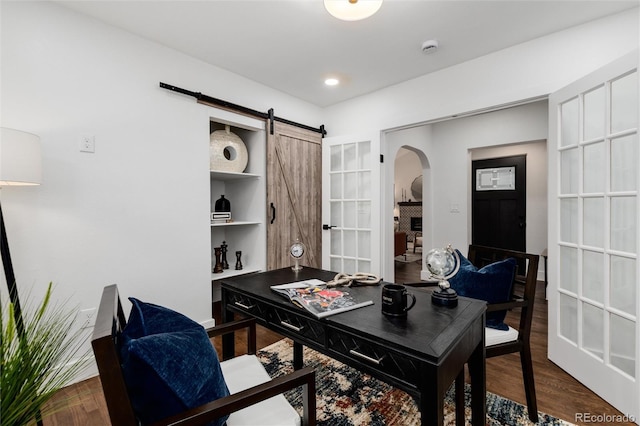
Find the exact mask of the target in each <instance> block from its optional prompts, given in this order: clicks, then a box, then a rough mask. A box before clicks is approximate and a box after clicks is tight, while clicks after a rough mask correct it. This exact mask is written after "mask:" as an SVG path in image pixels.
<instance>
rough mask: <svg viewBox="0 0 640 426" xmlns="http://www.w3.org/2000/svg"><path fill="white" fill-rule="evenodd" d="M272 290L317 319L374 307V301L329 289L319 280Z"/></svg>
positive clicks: (297, 282) (298, 282)
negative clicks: (365, 307)
mask: <svg viewBox="0 0 640 426" xmlns="http://www.w3.org/2000/svg"><path fill="white" fill-rule="evenodd" d="M271 289H272V290H273V291H275V292H277V293H279V294H281V295H283V296H284V297H286V298H288V299H289V300H290V301H291V302H292V303H293V304H295V305H296V306H299V307H301V308H303V309H306V310H307V311H309V312H310V313H311V314H313V315H314V316H315V317H316V318H323V317H327V316H329V315H335V314H339V313H340V312H346V311H350V310H352V309H357V308H361V307H363V306H368V305H373V301H372V300H360V299H358V298H357V297H356V296H354V295H353V294H352V293H350V292H349V290H348V288H346V289H338V288H327V286H326V283H325V282H324V281H321V280H317V279H311V280H304V281H296V282H293V283H288V284H281V285H274V286H271Z"/></svg>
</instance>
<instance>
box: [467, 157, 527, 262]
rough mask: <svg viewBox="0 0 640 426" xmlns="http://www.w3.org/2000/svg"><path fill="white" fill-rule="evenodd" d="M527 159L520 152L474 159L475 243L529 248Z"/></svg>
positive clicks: (521, 248) (508, 247) (511, 247)
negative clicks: (527, 238)
mask: <svg viewBox="0 0 640 426" xmlns="http://www.w3.org/2000/svg"><path fill="white" fill-rule="evenodd" d="M526 160H527V158H526V156H525V155H518V156H513V157H502V158H492V159H487V160H476V161H473V162H472V167H471V168H472V188H473V189H472V197H471V205H472V221H471V222H472V242H473V244H479V245H485V246H490V247H497V248H503V249H509V250H517V251H526V238H525V235H526V223H527V217H526V209H527V202H526V199H527V190H526V184H527V182H526V172H527V170H526V167H527V161H526ZM510 168H513V169H510ZM512 173H513V174H514V175H513V176H512V175H511V174H512Z"/></svg>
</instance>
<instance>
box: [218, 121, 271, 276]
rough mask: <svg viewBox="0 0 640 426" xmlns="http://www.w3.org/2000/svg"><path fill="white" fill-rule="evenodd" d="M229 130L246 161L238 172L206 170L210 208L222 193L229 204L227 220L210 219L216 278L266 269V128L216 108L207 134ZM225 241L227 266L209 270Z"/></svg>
mask: <svg viewBox="0 0 640 426" xmlns="http://www.w3.org/2000/svg"><path fill="white" fill-rule="evenodd" d="M225 126H229V130H230V131H231V132H233V133H235V134H236V135H238V136H239V137H240V139H242V141H243V142H244V144H245V145H246V147H247V152H248V163H247V167H246V169H245V170H244V172H242V173H236V172H227V171H217V170H210V172H209V177H210V179H209V181H210V212H211V213H213V212H214V210H215V203H216V201H217V200H218V199H219V198H220V196H221V195H224V196H225V198H226V199H227V200H229V203H230V204H231V220H232V222H229V223H213V222H212V223H211V247H210V254H211V279H212V280H219V279H223V278H228V277H232V276H236V275H243V274H249V273H252V272H258V271H263V270H265V269H266V264H267V257H266V245H267V239H266V225H265V218H266V196H267V195H266V179H265V173H266V151H265V145H266V137H267V136H266V131H265V123H264V122H263V121H260V120H255V119H252V118H249V117H245V116H241V115H237V114H233V113H230V112H228V111H223V110H219V112H218V111H216V113H215V114H212V116H211V117H210V124H209V134H211V133H213V132H214V131H216V130H224V129H225ZM223 241H224V242H226V244H227V263H228V264H229V269H225V270H224V271H223V272H222V273H213V267H214V266H215V262H216V257H215V248H216V247H220V246H221V245H222V243H223ZM236 251H241V252H242V255H241V261H242V265H243V268H242V269H241V270H236V269H235V265H236Z"/></svg>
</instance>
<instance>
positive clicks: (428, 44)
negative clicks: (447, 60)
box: [422, 40, 438, 53]
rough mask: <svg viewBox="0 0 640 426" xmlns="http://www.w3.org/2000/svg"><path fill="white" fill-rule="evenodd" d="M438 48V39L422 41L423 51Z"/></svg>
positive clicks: (432, 50) (428, 51) (433, 50)
mask: <svg viewBox="0 0 640 426" xmlns="http://www.w3.org/2000/svg"><path fill="white" fill-rule="evenodd" d="M436 50H438V40H427V41H425V42H424V43H422V51H423V52H424V53H433V52H435V51H436Z"/></svg>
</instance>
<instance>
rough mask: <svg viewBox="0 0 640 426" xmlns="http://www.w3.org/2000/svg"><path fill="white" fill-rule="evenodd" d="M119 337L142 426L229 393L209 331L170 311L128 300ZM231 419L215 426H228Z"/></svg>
mask: <svg viewBox="0 0 640 426" xmlns="http://www.w3.org/2000/svg"><path fill="white" fill-rule="evenodd" d="M129 300H130V301H131V303H132V304H133V308H132V309H131V314H130V315H129V321H128V323H127V325H126V326H125V328H124V330H123V331H122V335H121V336H120V337H121V339H120V355H121V361H122V371H123V374H124V379H125V383H126V384H127V389H128V391H129V395H130V397H131V402H132V404H133V408H134V411H135V412H136V415H137V416H138V417H139V419H140V420H141V421H142V422H143V423H152V422H155V421H158V420H161V419H163V418H165V417H168V416H171V415H174V414H177V413H179V412H181V411H185V410H187V409H189V408H194V407H197V406H199V405H202V404H205V403H207V402H210V401H213V400H216V399H218V398H221V397H224V396H227V395H229V389H228V388H227V384H226V383H225V381H224V377H223V375H222V371H221V369H220V363H219V361H218V354H217V353H216V350H215V348H214V347H213V345H212V344H211V341H210V340H209V336H208V335H207V333H206V331H205V330H204V328H203V327H202V326H201V325H200V324H198V323H196V322H195V321H192V320H191V319H189V318H187V317H186V316H184V315H182V314H180V313H178V312H175V311H172V310H171V309H167V308H164V307H162V306H158V305H154V304H151V303H144V302H141V301H139V300H138V299H135V298H129ZM227 417H228V416H225V417H223V418H219V419H217V420H216V421H214V422H212V423H211V424H212V425H215V426H221V425H223V424H224V423H225V422H226V420H227Z"/></svg>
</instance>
